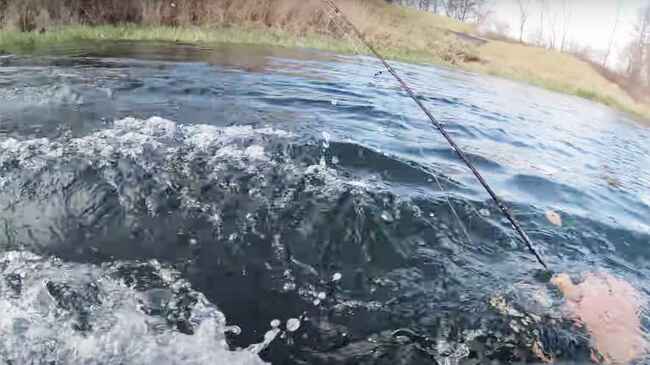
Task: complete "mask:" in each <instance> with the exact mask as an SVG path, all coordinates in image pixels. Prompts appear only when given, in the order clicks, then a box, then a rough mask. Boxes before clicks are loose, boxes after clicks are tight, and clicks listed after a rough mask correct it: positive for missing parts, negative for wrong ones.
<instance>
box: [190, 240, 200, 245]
mask: <svg viewBox="0 0 650 365" xmlns="http://www.w3.org/2000/svg"><path fill="white" fill-rule="evenodd" d="M198 244H199V241H198V240H197V239H196V238H190V246H196V245H198Z"/></svg>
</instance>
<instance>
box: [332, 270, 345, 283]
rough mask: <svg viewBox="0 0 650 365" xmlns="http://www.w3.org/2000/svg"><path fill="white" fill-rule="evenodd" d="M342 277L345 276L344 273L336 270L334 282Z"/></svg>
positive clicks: (333, 277) (333, 276)
mask: <svg viewBox="0 0 650 365" xmlns="http://www.w3.org/2000/svg"><path fill="white" fill-rule="evenodd" d="M342 277H343V275H341V273H340V272H336V273H334V275H332V281H334V282H336V281H339V280H341V278H342Z"/></svg>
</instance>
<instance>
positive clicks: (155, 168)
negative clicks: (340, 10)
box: [0, 43, 650, 364]
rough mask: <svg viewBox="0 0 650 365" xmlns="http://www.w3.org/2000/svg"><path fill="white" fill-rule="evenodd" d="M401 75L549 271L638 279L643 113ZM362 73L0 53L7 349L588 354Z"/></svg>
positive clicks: (459, 170)
mask: <svg viewBox="0 0 650 365" xmlns="http://www.w3.org/2000/svg"><path fill="white" fill-rule="evenodd" d="M397 68H398V70H399V71H400V72H401V73H403V75H404V76H405V77H406V78H407V79H408V81H409V82H411V83H412V84H413V86H414V88H415V89H416V90H417V92H418V93H419V94H420V95H421V98H422V100H423V101H424V102H425V104H427V105H428V106H429V107H430V108H431V110H432V111H434V113H435V114H436V115H437V116H439V118H440V119H441V120H442V121H444V122H445V124H446V126H447V128H448V130H449V131H450V133H451V134H452V135H453V136H454V137H455V138H456V139H457V141H458V142H459V144H460V145H461V146H463V147H464V148H465V149H466V151H467V152H468V154H469V155H470V158H471V159H472V160H473V162H474V163H475V164H476V165H477V167H478V168H479V169H480V170H481V171H482V172H483V173H484V175H485V177H486V178H487V180H488V181H489V182H490V183H491V184H492V185H493V187H494V189H495V190H496V191H497V192H499V193H500V194H501V195H502V197H503V198H504V199H505V200H506V201H507V202H508V203H509V204H510V206H511V207H512V209H513V211H514V213H515V215H516V216H517V217H518V218H519V219H520V220H521V222H522V224H523V226H524V228H525V229H526V230H527V231H528V232H529V234H530V236H531V238H532V239H533V240H534V241H535V242H536V244H537V245H538V246H539V248H540V250H541V251H542V253H543V255H544V256H545V257H546V259H547V261H548V263H549V265H550V266H551V267H552V268H553V269H554V270H556V271H564V272H569V273H572V274H579V273H582V272H585V271H590V270H607V271H610V272H613V273H615V274H616V275H618V276H620V277H623V278H625V279H626V280H627V281H629V282H631V283H632V284H633V285H634V286H635V287H637V288H638V289H639V290H640V291H642V292H643V293H644V295H648V294H649V293H650V292H649V290H650V285H649V283H648V275H650V265H649V263H650V260H649V259H650V247H649V246H648V244H649V243H650V223H649V221H648V217H649V216H650V188H649V186H650V169H648V166H650V144H649V143H648V141H650V129H647V128H644V127H642V126H640V125H638V124H635V122H633V121H632V120H630V119H629V118H627V117H626V116H625V115H622V114H620V113H617V112H615V111H613V110H611V109H608V108H606V107H603V106H601V105H598V104H594V103H592V102H589V101H586V100H583V99H579V98H575V97H570V96H565V95H559V94H554V93H551V92H547V91H544V90H540V89H537V88H534V87H529V86H526V85H522V84H518V83H513V82H509V81H504V80H499V79H495V78H490V77H485V76H477V75H474V74H468V73H462V72H458V71H451V70H447V69H443V68H436V67H428V66H415V65H406V64H397ZM378 71H381V68H380V67H379V64H378V63H377V62H375V61H373V60H372V59H369V58H359V57H341V56H336V55H330V54H324V53H318V52H313V51H287V50H278V49H268V48H256V47H249V46H224V47H220V48H213V49H202V48H196V47H192V46H185V45H169V44H151V43H101V44H88V45H82V46H80V45H76V46H75V47H66V46H59V47H56V48H51V49H47V50H40V51H39V54H38V55H33V56H29V57H26V56H20V57H18V56H2V57H0V245H1V247H2V251H3V253H2V254H1V257H0V275H1V276H2V280H0V313H3V314H2V316H1V317H0V337H1V338H2V339H3V340H2V343H0V359H2V361H3V362H11V363H24V362H26V361H28V360H29V362H32V363H61V364H65V363H114V364H117V363H137V364H145V363H146V364H150V363H197V364H199V363H218V364H226V363H258V362H259V361H260V358H261V359H262V360H264V361H269V362H273V363H274V364H319V363H322V364H342V363H350V364H356V363H368V364H375V363H381V364H384V363H385V364H420V363H434V362H438V363H441V364H454V363H463V364H465V363H466V364H475V363H488V362H489V361H491V360H494V361H496V362H502V363H506V362H514V361H518V360H525V359H527V358H530V356H531V351H530V348H531V343H533V342H534V341H539V342H540V343H541V344H543V345H544V348H545V349H548V350H549V351H557V356H558V358H559V359H563V360H567V361H576V362H577V361H583V360H584V359H588V350H587V349H586V348H585V346H584V343H585V342H586V341H587V342H588V340H587V339H585V338H584V335H583V334H581V333H580V331H579V330H575V329H570V328H569V329H567V328H564V327H563V325H562V320H561V319H560V313H559V311H558V306H559V303H560V301H559V298H558V297H557V294H556V293H554V292H553V291H552V290H547V287H546V284H545V283H544V282H543V281H539V280H538V279H536V277H535V275H534V274H535V270H537V269H538V266H537V264H536V262H535V261H534V259H533V258H532V257H531V256H530V255H529V254H528V252H527V251H526V249H525V247H524V246H523V245H522V244H521V243H520V242H519V241H518V240H517V237H516V236H515V235H514V232H513V231H512V229H511V228H510V227H509V225H508V224H507V222H505V220H504V219H503V218H502V216H501V215H499V212H498V210H497V209H496V207H495V206H494V204H493V203H492V202H491V201H490V200H489V199H488V196H487V195H486V194H485V193H484V192H483V191H482V190H481V187H480V186H479V185H478V184H477V183H476V181H475V180H474V178H473V177H472V175H471V174H470V173H469V171H468V170H467V169H466V168H465V167H464V166H463V165H462V164H461V163H460V162H459V161H458V159H457V158H456V157H455V155H454V154H453V153H452V151H451V150H450V149H449V148H448V146H447V145H446V144H445V142H444V140H443V139H442V138H441V137H440V136H439V135H438V134H437V133H436V132H434V131H433V130H432V129H431V127H430V125H429V124H428V122H427V121H426V120H425V119H424V118H423V115H422V114H421V113H420V112H418V110H416V108H415V106H414V104H413V102H412V101H411V100H409V99H408V98H407V97H406V96H405V95H404V93H402V92H401V91H399V89H398V88H397V86H396V84H395V83H394V82H393V81H392V80H391V79H390V78H389V77H388V76H387V75H386V74H378V75H377V72H378ZM441 188H442V189H441ZM450 205H451V206H452V207H453V208H454V210H455V211H456V213H457V215H458V217H459V218H460V219H456V217H455V216H454V214H453V212H452V210H451V209H450ZM549 210H552V211H555V212H558V213H559V214H560V215H561V217H562V221H563V224H562V226H561V227H557V226H554V225H552V224H551V223H550V222H549V221H548V220H547V219H546V218H545V213H546V212H547V211H549ZM459 220H460V221H461V222H462V224H461V223H459ZM465 229H466V230H467V234H466V233H465V232H464V230H465ZM495 297H503V298H506V300H507V301H508V302H510V303H512V304H511V305H512V307H513V308H514V307H516V308H518V309H517V310H514V309H513V310H512V311H510V313H509V314H503V313H500V312H499V310H496V309H495V305H494V303H495V301H494V298H495ZM490 303H492V304H490ZM497 307H498V306H497ZM530 315H532V316H530ZM644 316H645V314H644ZM531 318H532V319H531ZM536 318H542V319H541V320H540V319H536ZM274 320H279V324H280V326H279V328H277V329H275V330H273V328H274V326H275V325H277V324H278V323H275V322H276V321H274ZM287 321H288V323H287ZM298 321H299V322H298ZM272 322H274V323H273V324H272ZM298 323H299V324H300V326H299V328H297V329H296V328H295V327H296V324H298ZM287 324H289V327H290V330H287V329H286V326H287ZM230 326H238V327H239V328H240V329H241V333H240V334H239V335H237V334H236V332H239V331H238V329H237V328H236V327H230ZM399 329H408V330H409V331H412V333H416V334H420V335H422V336H428V338H426V339H424V338H419V337H417V336H415V335H407V336H396V335H395V333H394V331H396V330H399ZM399 333H401V334H406V333H407V332H406V331H402V332H398V334H399ZM265 336H267V342H270V345H269V346H268V347H267V346H265V345H266V344H264V343H263V342H264V338H265ZM274 336H275V339H274V340H273V341H271V340H272V338H273V337H274ZM251 344H253V345H252V346H250V345H251ZM254 344H257V345H254ZM249 346H250V347H249ZM247 347H248V349H245V348H247ZM263 348H264V349H263ZM258 353H259V357H258Z"/></svg>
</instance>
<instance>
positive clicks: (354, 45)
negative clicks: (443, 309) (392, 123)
mask: <svg viewBox="0 0 650 365" xmlns="http://www.w3.org/2000/svg"><path fill="white" fill-rule="evenodd" d="M323 10H324V11H325V13H326V14H327V15H328V17H329V19H330V20H331V21H332V22H333V25H334V27H336V29H337V30H338V31H340V34H341V35H343V36H345V37H346V38H347V39H348V40H350V45H351V46H352V48H353V49H354V52H355V54H358V55H360V56H363V55H365V53H364V52H363V51H362V50H361V49H360V48H359V47H357V42H356V40H355V39H354V38H353V37H352V36H351V35H350V32H348V31H346V30H345V29H343V27H342V26H341V24H339V22H337V21H336V19H337V18H338V16H337V13H336V12H335V10H334V9H332V8H330V7H326V8H325V9H323ZM361 64H366V65H370V64H369V63H367V62H366V61H365V60H364V59H361ZM375 66H376V65H374V64H373V65H372V67H375ZM379 67H382V66H381V65H379ZM383 73H384V70H380V71H377V72H375V74H374V75H373V78H377V77H379V76H381V75H383ZM400 117H401V118H402V119H403V117H402V116H400ZM431 175H433V178H434V179H435V182H436V185H437V186H438V189H439V190H440V191H441V192H445V190H444V188H443V187H442V184H441V183H440V179H439V178H438V176H437V175H436V174H435V173H432V174H431ZM445 202H446V203H447V205H448V206H449V210H450V211H451V213H452V216H453V217H454V219H455V220H456V222H457V223H458V226H459V227H460V230H461V232H462V233H463V234H464V235H465V238H466V239H467V242H469V244H470V245H473V244H474V242H473V240H472V238H471V236H470V235H469V230H468V229H467V227H466V226H465V224H464V223H463V221H462V219H460V215H459V214H458V212H457V211H456V208H454V206H453V204H452V203H451V199H449V195H447V194H445ZM470 205H471V204H470ZM472 208H474V207H473V206H472ZM474 210H476V209H474Z"/></svg>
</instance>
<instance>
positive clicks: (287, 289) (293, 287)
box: [282, 282, 296, 291]
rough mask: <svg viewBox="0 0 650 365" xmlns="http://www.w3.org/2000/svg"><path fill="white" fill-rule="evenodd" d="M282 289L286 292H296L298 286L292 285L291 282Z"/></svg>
mask: <svg viewBox="0 0 650 365" xmlns="http://www.w3.org/2000/svg"><path fill="white" fill-rule="evenodd" d="M282 289H283V290H284V291H292V290H295V289H296V284H294V283H291V282H289V283H284V285H283V286H282Z"/></svg>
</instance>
